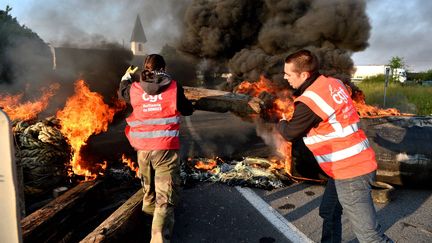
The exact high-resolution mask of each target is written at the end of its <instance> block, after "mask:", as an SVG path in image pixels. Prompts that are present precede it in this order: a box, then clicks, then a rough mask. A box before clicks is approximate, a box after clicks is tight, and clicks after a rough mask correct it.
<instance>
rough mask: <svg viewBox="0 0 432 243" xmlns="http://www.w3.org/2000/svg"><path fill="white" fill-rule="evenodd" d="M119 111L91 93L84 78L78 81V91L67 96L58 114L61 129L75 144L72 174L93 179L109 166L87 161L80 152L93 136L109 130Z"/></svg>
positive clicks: (71, 142)
mask: <svg viewBox="0 0 432 243" xmlns="http://www.w3.org/2000/svg"><path fill="white" fill-rule="evenodd" d="M116 111H117V110H116V109H115V108H110V107H109V106H108V105H106V104H105V103H104V102H103V97H102V96H101V95H100V94H98V93H96V92H91V91H90V89H89V88H88V87H87V85H86V83H85V82H84V80H79V81H77V82H76V83H75V94H74V95H73V96H72V97H70V98H68V100H67V102H66V105H65V107H64V108H63V110H60V111H58V112H57V115H56V116H57V118H58V119H59V120H60V124H61V132H62V134H63V135H64V136H65V137H66V138H67V139H68V142H69V144H70V145H71V147H72V153H73V155H72V159H71V161H70V166H71V169H72V171H70V173H73V174H76V175H82V176H85V178H86V180H92V179H95V178H96V177H97V176H98V174H101V171H103V170H104V169H105V168H106V165H105V166H98V165H96V166H92V165H88V164H86V161H84V160H83V159H82V157H81V154H80V152H81V148H82V146H84V145H86V143H87V140H88V138H89V137H90V136H91V135H93V134H99V133H101V132H105V131H107V129H108V124H109V123H110V122H111V121H112V120H113V117H114V114H115V112H116Z"/></svg>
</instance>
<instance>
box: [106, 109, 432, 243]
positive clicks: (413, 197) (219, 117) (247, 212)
mask: <svg viewBox="0 0 432 243" xmlns="http://www.w3.org/2000/svg"><path fill="white" fill-rule="evenodd" d="M123 126H124V124H123V125H122V124H117V127H119V129H118V139H119V140H122V141H123V139H124V137H121V136H122V130H123ZM120 128H121V129H120ZM111 135H112V134H111ZM111 135H110V136H111ZM181 140H182V157H183V158H185V157H196V156H205V157H212V156H225V157H233V158H235V157H241V156H259V157H263V158H265V157H267V156H268V155H270V154H271V149H270V148H269V147H266V146H265V145H264V142H263V140H262V139H261V138H259V137H258V136H257V135H256V132H255V125H254V124H253V123H250V122H247V121H244V120H242V119H240V118H238V117H236V116H234V115H232V114H230V113H223V114H220V113H211V112H202V111H197V112H195V113H194V115H193V116H191V117H189V118H187V119H183V123H182V130H181ZM123 142H124V141H123ZM113 156H117V155H116V154H113ZM323 191H324V186H323V185H317V184H308V183H304V182H302V183H296V184H293V185H291V186H287V187H284V188H280V189H275V190H269V191H266V190H260V189H247V188H238V187H230V186H227V185H223V184H211V183H197V184H194V185H191V186H188V187H185V188H184V189H183V196H182V201H181V203H180V204H179V205H178V208H177V209H176V224H175V227H174V233H173V238H172V242H191V243H195V242H261V243H267V242H268V243H271V242H291V241H293V242H307V241H309V240H310V241H312V242H319V240H320V237H321V227H322V225H321V224H322V219H321V218H320V217H319V215H318V208H319V204H320V202H321V198H322V193H323ZM245 192H247V193H246V194H245ZM431 195H432V190H431V189H411V188H396V191H395V193H394V196H395V198H394V199H393V201H391V202H389V203H387V204H375V206H376V209H377V215H378V220H379V222H380V224H381V225H382V226H383V227H384V229H385V230H386V234H387V235H388V236H390V237H391V238H392V239H394V240H395V241H396V242H432V196H431ZM144 221H146V222H145V223H144V224H143V225H142V226H138V228H140V227H142V232H140V233H139V234H140V235H141V236H140V237H138V236H137V237H135V239H134V237H132V240H131V241H130V242H143V241H142V240H143V239H146V240H145V241H147V240H148V238H149V235H148V234H149V227H150V223H149V220H148V219H147V220H144ZM342 222H343V242H357V240H356V239H355V235H354V234H353V232H352V229H351V225H350V222H349V221H348V220H347V219H346V218H345V217H343V220H342ZM140 231H141V230H140ZM146 232H147V233H146ZM143 234H146V235H145V236H143ZM137 235H138V234H137ZM303 236H304V237H305V238H302V237H303ZM143 237H144V238H143ZM299 239H300V240H299ZM127 242H129V241H127Z"/></svg>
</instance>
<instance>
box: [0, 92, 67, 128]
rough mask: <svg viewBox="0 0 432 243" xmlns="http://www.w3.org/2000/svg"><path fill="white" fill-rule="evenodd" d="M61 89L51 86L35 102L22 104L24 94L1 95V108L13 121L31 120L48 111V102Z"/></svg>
mask: <svg viewBox="0 0 432 243" xmlns="http://www.w3.org/2000/svg"><path fill="white" fill-rule="evenodd" d="M59 88H60V85H59V84H52V85H50V86H49V88H48V89H43V90H42V96H41V97H40V98H39V99H38V100H36V101H34V102H31V101H27V102H22V97H23V94H17V95H6V96H1V95H0V107H1V108H2V109H3V110H4V111H5V112H6V114H8V116H9V117H10V119H11V120H30V119H33V118H36V117H37V115H38V114H39V113H40V112H42V111H44V110H45V109H46V107H47V106H48V101H49V100H50V98H51V97H52V96H53V95H54V94H55V92H56V91H57V90H58V89H59Z"/></svg>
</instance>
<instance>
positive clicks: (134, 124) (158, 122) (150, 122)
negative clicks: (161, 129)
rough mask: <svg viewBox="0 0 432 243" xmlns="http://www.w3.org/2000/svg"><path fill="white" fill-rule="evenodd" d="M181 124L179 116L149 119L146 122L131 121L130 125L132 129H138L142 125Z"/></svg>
mask: <svg viewBox="0 0 432 243" xmlns="http://www.w3.org/2000/svg"><path fill="white" fill-rule="evenodd" d="M179 122H180V117H179V116H173V117H167V118H157V119H147V120H144V121H131V122H128V125H129V126H131V127H138V126H141V125H168V124H176V123H179Z"/></svg>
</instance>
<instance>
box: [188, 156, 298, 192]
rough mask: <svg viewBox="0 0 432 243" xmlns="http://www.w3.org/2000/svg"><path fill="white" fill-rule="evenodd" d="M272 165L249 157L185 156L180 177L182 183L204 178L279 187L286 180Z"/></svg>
mask: <svg viewBox="0 0 432 243" xmlns="http://www.w3.org/2000/svg"><path fill="white" fill-rule="evenodd" d="M275 164H277V163H275V161H271V160H267V159H262V158H251V157H248V158H244V159H243V160H242V161H235V160H233V161H229V162H225V161H223V160H222V159H220V158H215V159H207V158H193V159H192V158H189V159H188V161H185V162H183V163H182V165H181V172H180V176H181V178H182V181H183V183H184V184H188V183H190V182H191V181H206V182H220V183H225V184H228V185H230V186H248V187H256V188H261V189H273V188H280V187H283V186H285V183H288V182H289V181H290V180H289V178H287V177H286V176H284V175H283V171H281V170H280V169H278V168H276V167H275Z"/></svg>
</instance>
